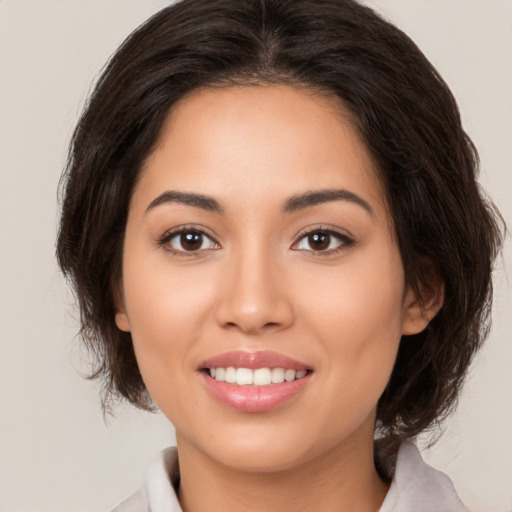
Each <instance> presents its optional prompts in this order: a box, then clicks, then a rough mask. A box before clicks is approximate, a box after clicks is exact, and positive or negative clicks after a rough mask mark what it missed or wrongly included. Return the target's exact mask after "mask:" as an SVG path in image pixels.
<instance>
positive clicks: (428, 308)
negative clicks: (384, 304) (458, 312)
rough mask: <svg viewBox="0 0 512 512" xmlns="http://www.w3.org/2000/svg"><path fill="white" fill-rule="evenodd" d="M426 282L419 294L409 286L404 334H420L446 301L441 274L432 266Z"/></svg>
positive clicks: (405, 306) (406, 298)
mask: <svg viewBox="0 0 512 512" xmlns="http://www.w3.org/2000/svg"><path fill="white" fill-rule="evenodd" d="M426 273H427V274H428V280H426V284H420V289H419V294H420V296H419V297H418V296H417V293H416V291H414V290H413V289H412V288H411V287H408V289H407V291H406V294H405V300H404V313H403V320H402V334H405V335H410V334H419V333H420V332H421V331H423V330H424V329H425V328H426V327H427V325H428V324H429V323H430V321H431V320H432V319H433V318H434V317H435V316H436V315H437V313H438V312H439V310H440V309H441V307H442V306H443V302H444V283H443V281H442V280H441V278H440V277H439V274H438V273H437V272H436V271H434V270H433V268H430V269H428V270H427V272H426Z"/></svg>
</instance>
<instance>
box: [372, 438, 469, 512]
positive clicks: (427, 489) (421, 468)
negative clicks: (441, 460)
mask: <svg viewBox="0 0 512 512" xmlns="http://www.w3.org/2000/svg"><path fill="white" fill-rule="evenodd" d="M411 510H414V511H415V512H439V511H441V510H442V511H443V512H468V509H467V508H466V507H465V505H464V504H463V503H462V501H461V500H460V499H459V497H458V496H457V493H456V491H455V488H454V486H453V483H452V481H451V480H450V479H449V478H448V476H447V475H445V474H444V473H443V472H441V471H438V470H437V469H434V468H433V467H432V466H429V465H428V464H427V463H426V462H424V461H423V459H422V457H421V454H420V452H419V450H418V448H416V446H415V445H414V444H413V443H412V442H410V441H406V442H404V443H402V445H401V446H400V449H399V451H398V457H397V461H396V469H395V472H394V475H393V478H392V481H391V487H390V489H389V492H388V494H387V496H386V498H385V500H384V503H383V504H382V507H381V509H380V511H379V512H408V511H411Z"/></svg>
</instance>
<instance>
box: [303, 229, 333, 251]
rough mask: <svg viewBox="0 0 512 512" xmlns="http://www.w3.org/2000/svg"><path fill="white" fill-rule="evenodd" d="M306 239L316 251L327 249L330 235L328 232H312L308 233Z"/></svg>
mask: <svg viewBox="0 0 512 512" xmlns="http://www.w3.org/2000/svg"><path fill="white" fill-rule="evenodd" d="M308 239H309V240H308V241H309V244H310V246H311V247H312V248H313V249H316V250H317V251H323V250H324V249H327V248H328V247H329V243H330V242H331V237H330V235H329V234H328V233H313V234H311V235H309V237H308Z"/></svg>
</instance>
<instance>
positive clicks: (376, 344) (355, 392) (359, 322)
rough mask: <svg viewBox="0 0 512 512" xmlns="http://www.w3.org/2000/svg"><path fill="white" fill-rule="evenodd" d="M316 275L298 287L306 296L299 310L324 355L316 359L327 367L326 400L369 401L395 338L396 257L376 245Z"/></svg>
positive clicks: (378, 388) (399, 275) (399, 279)
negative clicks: (330, 271)
mask: <svg viewBox="0 0 512 512" xmlns="http://www.w3.org/2000/svg"><path fill="white" fill-rule="evenodd" d="M386 254H388V255H387V256H386ZM316 277H317V279H316V280H315V283H314V288H313V286H306V287H305V289H304V291H303V292H302V293H303V295H304V297H308V300H307V302H304V303H303V307H302V316H303V318H305V319H307V320H306V321H307V325H306V329H307V330H308V331H309V332H310V333H311V336H312V337H313V338H316V339H317V342H318V343H319V344H320V346H322V347H323V349H324V351H325V352H326V353H328V354H329V356H330V357H329V358H328V359H326V360H325V361H324V362H323V363H322V364H324V365H325V367H326V368H325V369H326V370H327V371H325V372H322V373H323V374H325V375H326V376H327V378H328V379H329V384H328V385H326V386H325V389H327V390H333V395H332V397H331V400H332V401H340V400H349V401H350V403H349V404H347V405H348V408H349V409H350V406H351V405H352V404H354V405H355V404H360V403H361V401H364V402H365V403H366V404H367V406H368V407H370V406H372V405H375V404H376V402H377V400H378V399H379V397H380V395H381V393H382V392H383V390H384V388H385V386H386V384H387V382H388V379H389V376H390V374H391V371H392V368H393V365H394V362H395V359H396V353H397V350H398V346H399V343H400V339H401V332H402V317H403V306H402V300H403V290H404V276H403V270H402V265H401V260H400V257H399V255H398V253H397V252H396V251H388V252H386V251H379V252H377V253H376V254H368V255H365V257H364V258H361V259H360V260H358V263H357V265H354V266H351V267H350V269H349V268H348V266H347V269H346V271H343V269H339V270H338V269H337V270H336V273H333V275H326V276H324V277H321V278H320V279H319V276H318V275H317V276H316ZM310 284H311V285H313V283H310ZM306 292H308V293H306ZM322 369H324V368H322ZM340 389H343V391H344V392H343V394H340V393H339V390H340ZM336 393H338V394H336ZM363 409H364V408H363ZM345 410H347V409H345ZM354 410H355V408H354Z"/></svg>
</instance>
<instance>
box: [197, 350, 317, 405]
mask: <svg viewBox="0 0 512 512" xmlns="http://www.w3.org/2000/svg"><path fill="white" fill-rule="evenodd" d="M199 370H200V375H201V376H202V380H203V382H204V384H205V386H206V388H207V389H208V390H209V391H210V393H211V395H213V397H214V398H215V399H216V400H218V401H219V402H220V403H221V404H223V405H224V406H228V407H229V408H231V409H235V410H237V411H240V412H266V411H270V410H273V409H276V408H278V407H280V406H282V405H284V404H287V403H288V402H290V401H291V400H293V399H294V398H295V397H297V396H298V395H299V394H300V393H301V392H302V390H304V389H305V387H306V386H307V384H308V383H309V382H310V381H311V376H312V374H313V373H314V372H313V368H311V367H308V366H307V365H305V364H303V363H301V362H299V361H296V360H294V359H291V358H289V357H287V356H284V355H282V354H278V353H276V352H270V351H265V352H255V353H250V352H242V351H236V352H228V353H225V354H221V355H219V356H216V357H213V358H211V359H208V360H207V361H205V362H204V363H203V364H201V366H200V368H199Z"/></svg>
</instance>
